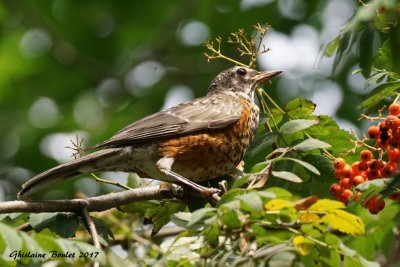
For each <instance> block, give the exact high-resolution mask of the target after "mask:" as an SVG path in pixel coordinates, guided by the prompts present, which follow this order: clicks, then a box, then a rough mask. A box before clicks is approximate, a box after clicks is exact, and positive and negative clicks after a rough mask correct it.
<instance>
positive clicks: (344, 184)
mask: <svg viewBox="0 0 400 267" xmlns="http://www.w3.org/2000/svg"><path fill="white" fill-rule="evenodd" d="M340 185H341V186H342V188H343V189H350V188H351V187H352V185H353V184H352V182H351V180H350V178H343V179H342V180H341V181H340Z"/></svg>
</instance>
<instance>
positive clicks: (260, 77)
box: [251, 70, 282, 84]
mask: <svg viewBox="0 0 400 267" xmlns="http://www.w3.org/2000/svg"><path fill="white" fill-rule="evenodd" d="M280 73H282V71H281V70H271V71H260V72H259V73H258V74H257V75H256V76H254V77H253V78H251V79H252V80H254V81H256V82H257V83H258V84H262V83H265V82H266V81H269V80H271V78H272V77H274V76H276V75H278V74H280Z"/></svg>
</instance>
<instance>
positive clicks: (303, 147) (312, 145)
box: [293, 138, 331, 152]
mask: <svg viewBox="0 0 400 267" xmlns="http://www.w3.org/2000/svg"><path fill="white" fill-rule="evenodd" d="M329 147H331V145H330V144H328V143H325V142H323V141H321V140H318V139H314V138H308V139H306V140H304V141H303V142H301V143H299V144H297V145H295V146H293V149H295V150H296V151H301V152H303V151H310V150H314V149H325V148H329Z"/></svg>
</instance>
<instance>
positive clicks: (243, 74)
mask: <svg viewBox="0 0 400 267" xmlns="http://www.w3.org/2000/svg"><path fill="white" fill-rule="evenodd" d="M236 73H237V74H239V75H240V76H245V75H246V74H247V71H246V70H245V69H243V68H240V69H237V71H236Z"/></svg>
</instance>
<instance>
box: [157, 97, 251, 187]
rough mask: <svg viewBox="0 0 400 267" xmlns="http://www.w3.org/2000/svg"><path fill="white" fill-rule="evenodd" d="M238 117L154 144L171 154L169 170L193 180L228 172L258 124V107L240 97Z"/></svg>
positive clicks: (235, 164)
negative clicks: (240, 108) (233, 121)
mask: <svg viewBox="0 0 400 267" xmlns="http://www.w3.org/2000/svg"><path fill="white" fill-rule="evenodd" d="M239 101H240V104H241V106H242V111H241V114H240V119H239V120H238V121H237V122H235V123H234V124H232V125H230V126H228V127H226V128H223V129H215V130H214V129H213V130H207V131H205V132H202V133H197V134H190V135H186V136H181V137H178V138H176V137H174V138H170V139H167V140H165V141H163V142H161V143H160V144H159V146H158V154H159V156H160V157H173V158H174V163H173V165H172V170H173V171H175V172H177V173H179V174H181V175H183V176H184V177H186V178H188V179H190V180H193V181H197V182H200V181H205V180H210V179H213V178H217V177H220V176H222V175H225V174H227V173H229V172H230V171H231V170H232V169H234V168H235V167H236V166H237V165H238V164H239V163H240V161H241V160H242V158H243V156H244V154H245V152H246V150H247V148H248V147H249V145H250V143H251V141H252V140H253V137H254V134H255V132H256V129H257V126H258V116H259V108H258V107H257V106H256V105H255V104H253V103H251V102H249V101H247V100H245V99H240V100H239Z"/></svg>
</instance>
